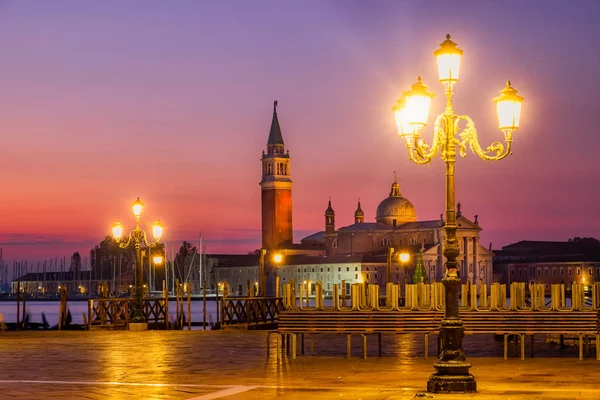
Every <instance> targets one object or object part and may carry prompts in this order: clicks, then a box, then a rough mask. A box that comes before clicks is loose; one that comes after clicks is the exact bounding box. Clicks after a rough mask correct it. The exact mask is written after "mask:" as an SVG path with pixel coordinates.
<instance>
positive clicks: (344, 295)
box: [341, 280, 347, 307]
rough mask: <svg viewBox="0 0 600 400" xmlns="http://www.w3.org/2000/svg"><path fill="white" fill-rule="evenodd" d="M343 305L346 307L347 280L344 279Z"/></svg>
mask: <svg viewBox="0 0 600 400" xmlns="http://www.w3.org/2000/svg"><path fill="white" fill-rule="evenodd" d="M341 285H342V307H346V295H347V293H346V281H345V280H342V283H341Z"/></svg>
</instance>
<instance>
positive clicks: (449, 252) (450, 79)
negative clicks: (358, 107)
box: [393, 35, 523, 393]
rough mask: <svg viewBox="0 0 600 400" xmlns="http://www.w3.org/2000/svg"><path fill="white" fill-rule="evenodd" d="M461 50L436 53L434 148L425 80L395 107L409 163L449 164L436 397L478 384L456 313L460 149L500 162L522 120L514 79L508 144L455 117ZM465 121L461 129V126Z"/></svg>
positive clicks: (507, 98)
mask: <svg viewBox="0 0 600 400" xmlns="http://www.w3.org/2000/svg"><path fill="white" fill-rule="evenodd" d="M462 54H463V51H462V50H460V49H459V48H457V46H456V43H454V42H453V41H451V40H450V35H447V36H446V40H445V41H444V42H443V43H441V45H440V48H439V49H438V50H436V51H435V52H434V55H435V57H436V59H437V66H438V73H439V80H440V82H441V83H442V84H443V85H444V88H445V94H446V108H445V110H444V112H443V113H442V114H440V115H438V116H437V118H436V120H435V125H434V131H433V142H432V145H431V146H430V145H428V144H427V143H426V142H425V141H424V140H423V139H422V138H421V131H422V129H423V127H424V126H425V125H426V123H427V117H428V115H429V107H430V105H431V99H432V97H433V93H431V92H430V91H429V90H428V87H427V86H426V85H425V84H423V82H422V80H421V77H419V79H418V80H417V82H416V83H415V84H413V85H412V86H411V89H410V90H409V91H407V92H404V95H403V97H402V98H401V99H399V100H398V101H397V103H396V105H395V106H394V107H393V111H394V114H395V117H396V124H397V126H398V132H399V134H400V136H401V137H404V139H406V147H407V149H408V155H409V158H410V160H412V161H413V162H415V163H416V164H428V163H430V162H431V160H432V159H433V158H434V157H435V156H436V155H437V154H438V153H440V155H441V157H442V159H443V160H444V162H445V164H446V224H445V226H444V231H445V239H444V246H443V254H444V257H446V275H445V277H444V279H443V280H442V283H443V285H444V287H445V289H446V295H445V300H446V307H445V312H444V318H443V319H442V322H441V325H440V340H441V349H440V350H441V351H440V357H439V359H438V361H437V362H436V363H435V364H434V368H435V369H436V372H435V373H434V374H433V375H431V377H430V378H429V381H428V382H427V390H428V391H430V392H434V393H449V392H462V393H471V392H476V391H477V383H476V381H475V378H474V377H473V375H471V374H470V373H469V368H470V366H471V365H470V364H469V363H468V362H467V361H466V358H465V355H464V352H463V348H462V339H463V336H464V327H463V323H462V321H461V319H460V316H459V311H458V293H459V287H460V284H461V280H460V278H459V277H458V275H457V273H456V269H457V261H456V258H457V257H458V255H459V253H460V247H459V244H458V240H457V238H456V230H457V226H456V211H455V191H454V163H455V159H456V150H457V149H456V148H457V146H458V151H459V154H460V155H461V157H465V156H466V149H467V147H469V148H470V149H471V151H472V152H473V153H475V154H477V155H478V156H479V157H481V158H482V159H484V160H487V161H496V160H501V159H503V158H504V157H506V156H507V155H509V154H511V144H512V140H513V138H512V134H513V132H514V131H515V130H517V129H518V128H519V119H520V113H521V105H522V103H523V97H521V96H519V95H517V91H516V90H515V89H514V88H513V87H512V86H511V84H510V81H509V82H507V83H506V87H505V88H504V89H503V90H502V91H501V92H500V96H499V97H497V98H495V99H494V102H495V103H496V110H497V113H498V122H499V129H500V130H501V131H502V132H503V133H504V141H505V145H504V144H502V143H500V142H494V143H492V144H491V145H490V146H488V147H487V149H486V150H483V149H482V148H481V146H480V144H479V139H478V137H477V131H476V129H475V124H474V123H473V121H472V120H471V118H469V117H468V116H466V115H457V114H455V113H454V110H453V108H452V96H453V94H454V91H453V88H454V84H455V83H456V82H458V74H459V69H460V59H461V56H462ZM462 121H464V122H465V126H464V128H463V129H462V130H460V128H459V123H461V122H462Z"/></svg>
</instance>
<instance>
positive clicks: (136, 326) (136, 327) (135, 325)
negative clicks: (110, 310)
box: [128, 322, 148, 332]
mask: <svg viewBox="0 0 600 400" xmlns="http://www.w3.org/2000/svg"><path fill="white" fill-rule="evenodd" d="M128 329H129V330H130V331H136V332H140V331H147V330H148V323H147V322H130V323H129V326H128Z"/></svg>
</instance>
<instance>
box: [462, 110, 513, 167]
mask: <svg viewBox="0 0 600 400" xmlns="http://www.w3.org/2000/svg"><path fill="white" fill-rule="evenodd" d="M460 121H466V122H467V125H466V126H465V128H464V129H463V130H462V131H461V132H460V134H459V136H460V140H459V141H458V146H459V151H460V155H461V157H465V156H466V155H467V152H466V148H467V145H469V148H470V149H471V151H472V152H473V153H474V154H477V155H478V156H479V157H480V158H481V159H483V160H486V161H498V160H502V159H503V158H505V157H506V156H507V155H509V154H511V151H510V150H511V146H512V132H507V133H505V134H504V140H505V143H506V147H505V146H504V144H502V143H500V142H493V143H492V144H490V145H489V146H488V147H487V149H486V150H483V149H482V148H481V145H480V144H479V137H478V136H477V129H476V128H475V123H474V122H473V120H472V119H471V118H470V117H469V116H467V115H460V116H457V117H456V119H455V120H454V129H455V131H458V130H459V128H458V124H459V122H460Z"/></svg>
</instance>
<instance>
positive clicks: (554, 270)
mask: <svg viewBox="0 0 600 400" xmlns="http://www.w3.org/2000/svg"><path fill="white" fill-rule="evenodd" d="M552 275H554V276H556V268H552Z"/></svg>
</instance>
